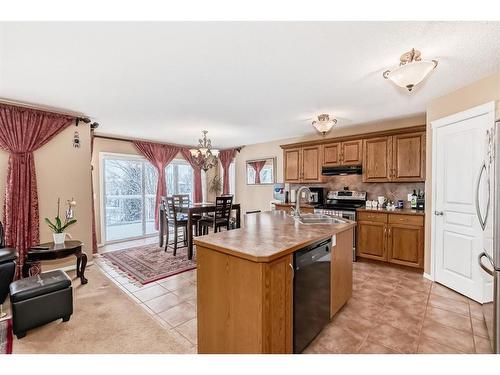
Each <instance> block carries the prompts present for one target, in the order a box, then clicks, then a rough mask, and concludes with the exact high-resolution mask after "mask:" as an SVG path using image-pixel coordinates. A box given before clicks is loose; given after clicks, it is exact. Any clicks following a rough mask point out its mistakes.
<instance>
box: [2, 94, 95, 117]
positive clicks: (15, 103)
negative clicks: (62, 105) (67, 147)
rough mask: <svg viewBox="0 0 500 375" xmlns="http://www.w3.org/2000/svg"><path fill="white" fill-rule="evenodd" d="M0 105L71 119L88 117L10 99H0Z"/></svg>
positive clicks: (82, 114) (78, 113)
mask: <svg viewBox="0 0 500 375" xmlns="http://www.w3.org/2000/svg"><path fill="white" fill-rule="evenodd" d="M0 104H6V105H12V106H15V107H23V108H29V109H34V110H38V111H44V112H51V113H57V114H59V115H65V116H71V117H77V118H87V117H89V116H87V115H86V114H84V113H81V112H74V111H65V110H62V109H59V108H54V107H49V106H43V105H40V104H34V103H27V102H21V101H17V100H10V99H5V98H0Z"/></svg>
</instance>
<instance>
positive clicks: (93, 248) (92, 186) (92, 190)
mask: <svg viewBox="0 0 500 375" xmlns="http://www.w3.org/2000/svg"><path fill="white" fill-rule="evenodd" d="M94 138H95V137H94V129H93V128H91V129H90V160H91V164H90V184H91V187H90V189H91V194H92V253H93V254H97V234H96V228H95V202H94V166H93V165H92V157H93V156H94Z"/></svg>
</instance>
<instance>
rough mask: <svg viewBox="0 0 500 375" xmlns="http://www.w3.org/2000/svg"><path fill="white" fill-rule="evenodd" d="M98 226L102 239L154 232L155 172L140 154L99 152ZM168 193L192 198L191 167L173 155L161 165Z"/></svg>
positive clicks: (115, 239)
mask: <svg viewBox="0 0 500 375" xmlns="http://www.w3.org/2000/svg"><path fill="white" fill-rule="evenodd" d="M101 158H102V163H101V168H102V201H103V207H102V209H103V212H102V217H103V219H102V221H101V222H102V227H103V236H104V242H105V243H109V242H114V241H121V240H127V239H132V238H140V237H145V236H147V235H150V234H154V233H157V231H156V229H155V203H156V186H157V183H158V172H157V171H156V169H155V168H154V167H153V166H152V165H151V164H150V163H149V162H148V161H147V160H146V159H144V158H142V157H140V156H127V155H118V154H102V157H101ZM165 172H166V173H165V174H166V176H165V178H166V182H167V191H168V194H169V195H171V194H189V195H190V197H191V200H192V199H193V177H194V176H193V168H192V167H191V165H189V164H188V163H187V162H186V161H185V160H179V159H175V160H173V161H172V162H171V163H170V164H169V165H168V166H167V168H166V169H165Z"/></svg>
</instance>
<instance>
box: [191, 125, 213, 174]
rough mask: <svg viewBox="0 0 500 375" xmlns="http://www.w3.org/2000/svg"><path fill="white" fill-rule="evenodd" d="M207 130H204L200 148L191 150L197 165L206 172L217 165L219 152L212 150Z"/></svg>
mask: <svg viewBox="0 0 500 375" xmlns="http://www.w3.org/2000/svg"><path fill="white" fill-rule="evenodd" d="M207 133H208V131H207V130H203V137H202V138H200V139H199V140H198V142H199V143H198V146H196V148H192V149H190V150H189V152H191V155H193V158H194V159H195V162H196V164H198V166H199V167H200V168H201V169H203V170H204V171H205V172H206V171H208V170H209V169H210V168H212V167H214V166H215V165H216V164H217V156H219V150H216V149H213V148H212V141H211V140H210V139H209V138H207Z"/></svg>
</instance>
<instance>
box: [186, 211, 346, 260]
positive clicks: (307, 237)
mask: <svg viewBox="0 0 500 375" xmlns="http://www.w3.org/2000/svg"><path fill="white" fill-rule="evenodd" d="M346 221H347V220H346ZM354 226H356V223H355V222H352V221H348V222H347V223H346V224H301V223H299V222H297V221H296V220H294V219H293V218H292V217H290V215H289V214H287V213H286V212H284V211H269V212H263V213H259V214H250V215H245V217H244V220H243V222H242V228H239V229H233V230H229V231H224V232H218V233H212V234H209V235H206V236H201V237H196V238H195V239H194V242H195V244H196V245H197V246H200V247H206V248H209V249H213V250H216V251H219V252H222V253H225V254H229V255H233V256H236V257H239V258H243V259H247V260H251V261H253V262H263V263H267V262H271V261H273V260H275V259H278V258H281V257H282V256H285V255H287V254H290V253H293V252H295V251H296V250H299V249H301V248H303V247H305V246H307V245H310V244H312V243H314V242H317V241H320V240H322V239H326V238H328V237H331V236H333V235H334V234H337V233H341V232H343V231H345V230H348V229H350V228H352V227H354Z"/></svg>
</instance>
